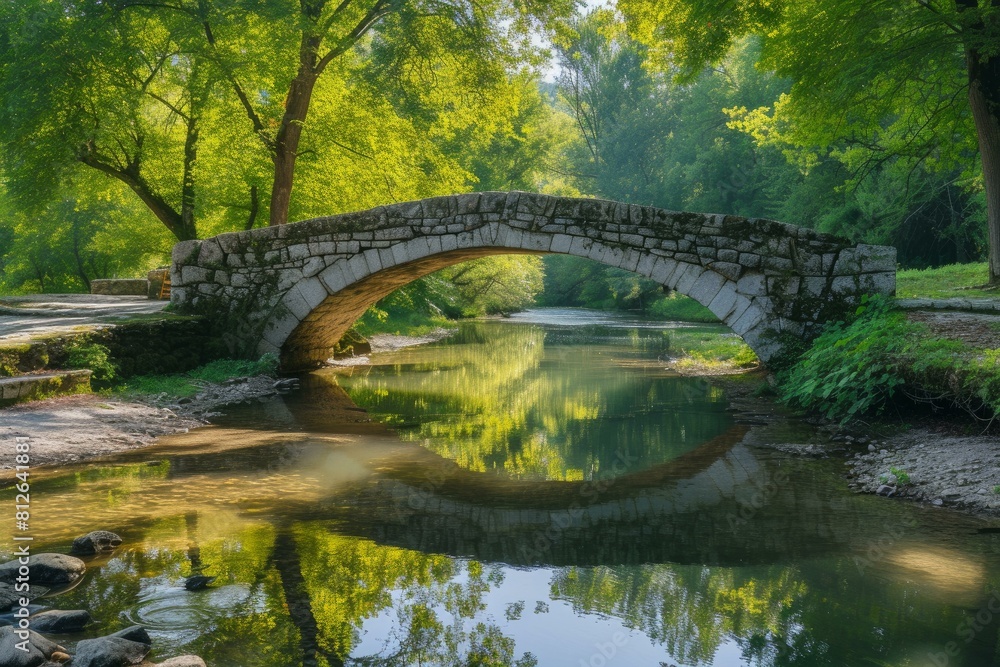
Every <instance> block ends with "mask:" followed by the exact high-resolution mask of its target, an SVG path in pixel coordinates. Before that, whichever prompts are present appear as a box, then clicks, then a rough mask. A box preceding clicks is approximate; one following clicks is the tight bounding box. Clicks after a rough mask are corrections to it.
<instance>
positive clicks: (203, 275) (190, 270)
mask: <svg viewBox="0 0 1000 667" xmlns="http://www.w3.org/2000/svg"><path fill="white" fill-rule="evenodd" d="M211 279H212V272H211V271H209V270H208V269H203V268H201V267H200V266H185V267H183V268H182V269H181V279H180V284H181V285H194V284H197V283H203V282H207V281H209V280H211Z"/></svg>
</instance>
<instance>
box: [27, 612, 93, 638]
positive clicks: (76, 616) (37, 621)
mask: <svg viewBox="0 0 1000 667" xmlns="http://www.w3.org/2000/svg"><path fill="white" fill-rule="evenodd" d="M29 620H30V621H31V628H32V629H33V630H37V631H38V632H51V633H54V634H65V633H67V632H79V631H80V630H83V628H84V626H85V625H87V624H88V623H90V621H91V620H92V619H91V618H90V614H89V613H88V612H86V611H84V610H83V609H74V610H71V611H63V610H61V609H51V610H49V611H43V612H41V613H38V614H35V615H34V616H32V617H31V618H30V619H29Z"/></svg>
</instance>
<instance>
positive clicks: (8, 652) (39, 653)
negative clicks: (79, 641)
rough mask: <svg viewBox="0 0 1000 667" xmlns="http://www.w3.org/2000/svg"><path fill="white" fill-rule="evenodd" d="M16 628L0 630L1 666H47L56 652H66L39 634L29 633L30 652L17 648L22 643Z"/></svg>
mask: <svg viewBox="0 0 1000 667" xmlns="http://www.w3.org/2000/svg"><path fill="white" fill-rule="evenodd" d="M23 641H25V640H23V639H21V638H20V637H19V636H18V635H17V633H15V632H14V628H0V665H3V667H38V665H43V664H45V662H46V661H48V659H49V658H51V657H52V655H53V654H54V653H56V652H65V651H66V649H64V648H63V647H62V646H59V645H58V644H56V643H55V642H51V641H49V640H48V639H46V638H45V637H43V636H41V635H40V634H38V633H37V632H32V631H30V630H29V631H28V639H27V642H28V650H27V651H22V650H21V649H19V648H18V647H17V645H18V644H20V643H22V642H23Z"/></svg>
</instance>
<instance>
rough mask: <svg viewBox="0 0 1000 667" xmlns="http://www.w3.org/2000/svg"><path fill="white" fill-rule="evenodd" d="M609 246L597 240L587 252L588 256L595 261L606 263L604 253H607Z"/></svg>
mask: <svg viewBox="0 0 1000 667" xmlns="http://www.w3.org/2000/svg"><path fill="white" fill-rule="evenodd" d="M607 250H608V247H607V246H606V245H604V244H603V243H597V242H596V241H595V242H594V243H592V244H591V246H590V250H589V251H588V252H587V257H589V258H590V259H592V260H594V261H595V262H601V263H602V264H603V263H604V253H606V252H607Z"/></svg>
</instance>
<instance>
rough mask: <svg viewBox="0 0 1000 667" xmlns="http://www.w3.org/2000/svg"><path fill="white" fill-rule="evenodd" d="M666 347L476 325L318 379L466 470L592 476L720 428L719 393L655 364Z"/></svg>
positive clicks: (597, 330)
mask: <svg viewBox="0 0 1000 667" xmlns="http://www.w3.org/2000/svg"><path fill="white" fill-rule="evenodd" d="M605 317H606V316H605ZM668 344H669V343H668V339H667V338H666V337H665V336H664V332H663V331H660V330H654V329H638V328H629V329H609V328H607V327H593V326H592V327H588V328H587V329H585V330H582V331H581V330H578V329H570V330H546V329H543V328H541V327H538V326H530V325H529V326H512V325H510V324H507V323H499V322H483V323H474V324H469V325H465V326H463V327H462V329H461V330H460V332H459V335H457V336H455V337H454V338H453V339H450V340H447V341H445V342H444V343H443V344H441V345H438V346H435V347H433V348H418V349H413V350H404V351H401V352H397V353H393V354H386V355H381V356H380V357H378V358H377V365H375V366H373V367H363V368H361V369H358V368H351V369H348V370H346V371H344V370H339V371H338V370H330V371H326V373H330V374H337V375H339V376H340V377H339V379H338V382H339V384H340V385H341V386H343V387H344V389H345V390H346V391H347V393H348V394H349V395H350V397H351V398H352V399H353V400H354V401H355V402H356V403H358V404H359V405H361V406H363V407H365V408H366V409H367V410H369V411H371V413H372V414H374V415H376V416H377V417H378V418H379V420H380V421H382V422H384V423H388V424H391V425H393V426H394V427H395V428H396V429H397V431H398V433H399V435H400V437H401V438H403V439H404V440H409V441H414V442H420V443H421V444H423V445H424V446H425V447H427V448H428V449H430V450H431V451H434V452H436V453H438V454H440V455H442V456H445V457H447V458H449V459H452V460H454V461H456V462H458V464H459V465H461V466H462V467H464V468H467V469H469V470H478V471H485V470H494V471H498V472H502V473H504V474H506V475H507V476H510V477H513V478H517V479H562V480H584V479H601V478H607V477H610V476H614V475H615V474H620V473H622V472H625V471H629V470H643V469H645V468H647V467H649V466H651V465H655V464H657V463H661V462H663V461H667V460H670V459H672V458H675V457H676V456H678V455H679V454H681V453H683V452H685V451H689V450H691V449H692V448H694V447H695V446H697V445H698V444H700V443H702V442H704V441H706V440H708V439H710V438H712V437H715V436H717V435H719V434H721V433H722V432H724V431H725V430H726V428H728V427H729V426H730V425H731V420H730V418H729V416H728V414H727V413H726V411H725V402H724V401H723V397H722V393H721V391H719V390H718V389H717V388H716V387H713V386H712V385H711V384H710V383H708V382H705V381H704V380H701V379H696V378H685V377H679V376H677V375H676V374H673V373H671V372H669V371H667V370H665V368H664V364H663V363H661V362H659V361H657V356H659V355H660V354H662V351H663V349H664V347H665V346H667V345H668Z"/></svg>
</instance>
